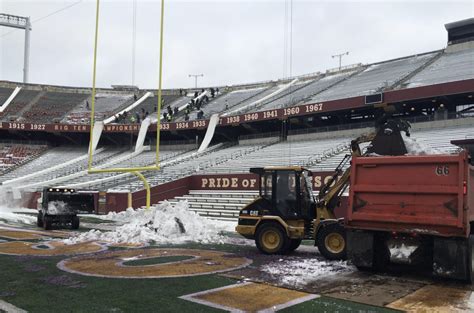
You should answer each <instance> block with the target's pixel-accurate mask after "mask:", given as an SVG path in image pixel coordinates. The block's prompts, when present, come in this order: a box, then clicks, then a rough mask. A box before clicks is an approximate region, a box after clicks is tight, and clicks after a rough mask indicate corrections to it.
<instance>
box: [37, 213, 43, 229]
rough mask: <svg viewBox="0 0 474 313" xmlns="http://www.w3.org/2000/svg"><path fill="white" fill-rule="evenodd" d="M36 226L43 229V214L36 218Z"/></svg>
mask: <svg viewBox="0 0 474 313" xmlns="http://www.w3.org/2000/svg"><path fill="white" fill-rule="evenodd" d="M36 226H38V227H43V214H41V213H38V215H37V216H36Z"/></svg>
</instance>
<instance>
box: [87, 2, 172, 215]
mask: <svg viewBox="0 0 474 313" xmlns="http://www.w3.org/2000/svg"><path fill="white" fill-rule="evenodd" d="M99 9H100V0H96V15H95V38H94V61H93V68H92V99H91V113H90V131H89V135H90V139H89V152H88V154H89V160H88V166H87V172H88V173H89V174H96V173H131V174H133V175H135V176H137V177H138V178H139V179H140V180H141V181H142V182H143V185H144V187H145V189H146V207H147V208H149V207H150V198H151V195H150V185H149V184H148V181H147V180H146V177H145V176H143V174H142V173H140V172H141V171H157V170H159V169H160V157H159V156H160V116H161V98H162V79H163V75H162V73H163V24H164V23H163V21H164V9H165V1H164V0H161V20H160V56H159V70H158V103H157V110H156V115H157V123H156V159H155V165H154V166H145V167H122V168H107V169H95V168H93V167H92V161H93V153H92V152H93V151H92V149H93V142H94V135H93V129H94V124H95V120H94V119H95V96H96V77H97V75H96V73H97V45H98V40H99V17H100V15H99Z"/></svg>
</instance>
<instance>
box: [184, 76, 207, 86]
mask: <svg viewBox="0 0 474 313" xmlns="http://www.w3.org/2000/svg"><path fill="white" fill-rule="evenodd" d="M188 77H194V88H197V87H198V77H204V74H189V75H188Z"/></svg>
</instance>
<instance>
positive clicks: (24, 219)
mask: <svg viewBox="0 0 474 313" xmlns="http://www.w3.org/2000/svg"><path fill="white" fill-rule="evenodd" d="M15 212H16V209H13V208H10V207H7V206H4V205H0V220H4V221H7V222H8V223H20V224H34V223H36V216H33V215H26V214H17V213H15Z"/></svg>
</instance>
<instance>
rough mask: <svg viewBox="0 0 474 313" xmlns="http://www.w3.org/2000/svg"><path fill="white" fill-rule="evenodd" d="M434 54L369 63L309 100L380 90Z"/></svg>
mask: <svg viewBox="0 0 474 313" xmlns="http://www.w3.org/2000/svg"><path fill="white" fill-rule="evenodd" d="M435 55H436V53H428V54H424V55H420V56H411V57H407V58H402V59H396V60H392V61H387V62H381V63H375V64H372V65H369V66H368V67H367V68H366V69H365V70H364V71H363V72H361V73H359V74H357V75H354V76H352V77H350V78H349V79H347V80H345V81H343V82H341V83H340V84H337V85H336V86H334V87H333V88H329V89H327V90H325V91H323V92H321V93H319V94H317V95H316V96H315V97H313V98H311V102H322V101H328V100H335V99H343V98H349V97H356V96H362V95H369V94H372V93H376V92H380V91H382V90H383V89H384V88H387V87H390V86H392V85H393V83H394V82H396V81H399V80H400V79H401V78H402V77H405V76H407V75H409V74H410V73H411V72H413V71H415V70H416V69H418V68H419V67H421V66H423V65H424V64H425V63H426V62H428V61H429V60H430V59H431V58H433V57H434V56H435Z"/></svg>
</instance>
